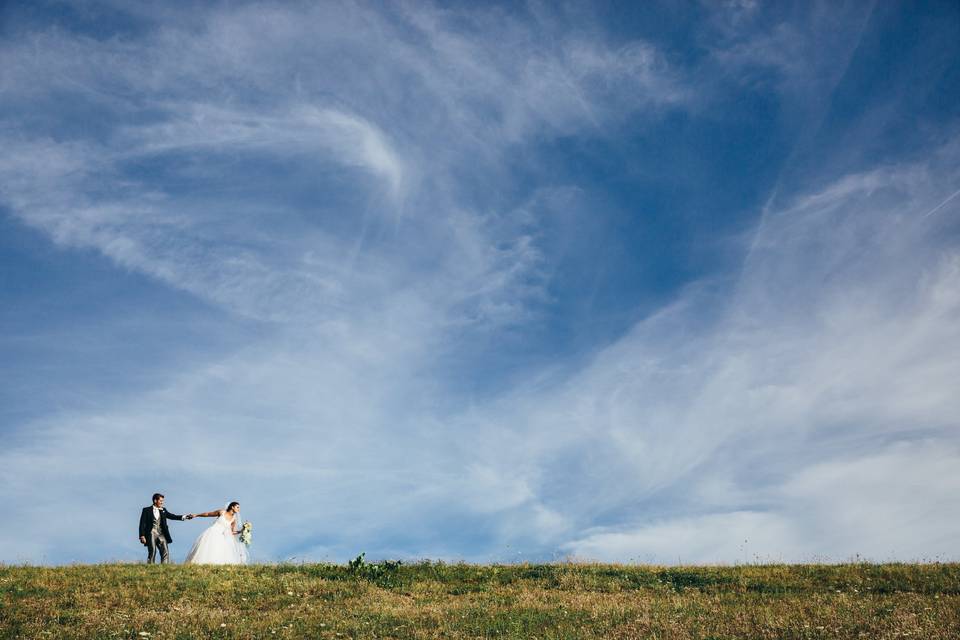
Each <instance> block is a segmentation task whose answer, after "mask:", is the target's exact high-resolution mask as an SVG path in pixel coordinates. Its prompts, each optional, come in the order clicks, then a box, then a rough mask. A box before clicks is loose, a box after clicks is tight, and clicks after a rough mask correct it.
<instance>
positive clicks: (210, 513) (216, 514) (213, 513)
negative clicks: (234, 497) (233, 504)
mask: <svg viewBox="0 0 960 640" xmlns="http://www.w3.org/2000/svg"><path fill="white" fill-rule="evenodd" d="M221 513H223V509H217V510H216V511H207V512H206V513H195V514H193V515H194V517H195V518H219V517H220V514H221Z"/></svg>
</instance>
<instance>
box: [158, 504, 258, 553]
mask: <svg viewBox="0 0 960 640" xmlns="http://www.w3.org/2000/svg"><path fill="white" fill-rule="evenodd" d="M163 502H164V496H163V494H162V493H155V494H153V505H152V506H149V507H144V508H143V511H142V512H141V513H140V544H142V545H144V546H146V547H147V563H149V564H153V563H154V562H155V560H156V557H157V550H158V549H159V551H160V563H161V564H163V563H166V562H169V561H170V549H169V547H168V545H169V544H170V543H171V542H173V538H171V537H170V530H169V529H168V528H167V520H192V519H194V518H216V520H215V521H214V523H213V524H212V525H210V526H209V527H208V528H207V529H206V530H205V531H204V532H203V533H201V534H200V536H199V537H198V538H197V540H196V542H194V543H193V547H192V548H191V549H190V553H188V554H187V559H186V560H184V563H185V564H246V563H247V550H246V548H245V547H244V545H243V544H242V543H241V542H240V541H239V540H238V539H237V536H240V535H241V534H242V533H243V528H238V526H237V525H238V524H239V519H240V516H239V514H240V503H239V502H231V503H230V504H228V505H227V507H226V508H225V509H215V510H213V511H207V512H206V513H196V514H194V513H189V514H187V515H185V516H178V515H177V514H175V513H170V512H169V511H167V510H166V508H165V507H164V506H163ZM248 542H249V540H248Z"/></svg>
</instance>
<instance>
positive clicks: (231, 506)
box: [227, 502, 240, 511]
mask: <svg viewBox="0 0 960 640" xmlns="http://www.w3.org/2000/svg"><path fill="white" fill-rule="evenodd" d="M238 506H240V503H239V502H231V503H230V504H228V505H227V511H230V510H231V509H233V508H234V507H238Z"/></svg>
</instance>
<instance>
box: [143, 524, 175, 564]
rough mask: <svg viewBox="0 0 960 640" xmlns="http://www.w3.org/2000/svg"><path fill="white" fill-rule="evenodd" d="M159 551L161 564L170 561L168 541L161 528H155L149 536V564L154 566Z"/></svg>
mask: <svg viewBox="0 0 960 640" xmlns="http://www.w3.org/2000/svg"><path fill="white" fill-rule="evenodd" d="M157 549H159V550H160V564H166V563H167V562H169V561H170V549H168V548H167V539H166V538H164V537H163V532H162V531H160V527H159V526H154V527H153V529H151V530H150V535H149V536H147V563H148V564H153V563H154V562H156V560H157Z"/></svg>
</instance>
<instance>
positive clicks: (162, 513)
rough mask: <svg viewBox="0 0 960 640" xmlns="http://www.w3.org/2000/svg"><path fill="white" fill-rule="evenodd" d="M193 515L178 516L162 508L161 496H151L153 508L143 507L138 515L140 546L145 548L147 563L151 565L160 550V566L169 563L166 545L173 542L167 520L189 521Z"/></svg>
mask: <svg viewBox="0 0 960 640" xmlns="http://www.w3.org/2000/svg"><path fill="white" fill-rule="evenodd" d="M191 518H193V515H192V514H191V515H186V516H178V515H177V514H175V513H170V512H169V511H167V510H166V509H164V508H163V494H162V493H155V494H153V506H150V507H144V508H143V511H142V512H141V513H140V544H142V545H145V546H146V547H147V563H148V564H153V563H154V561H155V560H156V558H157V549H160V564H165V563H167V562H169V561H170V549H169V548H168V546H167V545H169V544H170V543H171V542H173V538H171V537H170V530H169V529H168V528H167V519H170V520H190V519H191Z"/></svg>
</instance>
